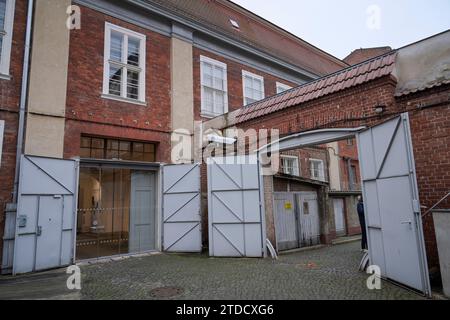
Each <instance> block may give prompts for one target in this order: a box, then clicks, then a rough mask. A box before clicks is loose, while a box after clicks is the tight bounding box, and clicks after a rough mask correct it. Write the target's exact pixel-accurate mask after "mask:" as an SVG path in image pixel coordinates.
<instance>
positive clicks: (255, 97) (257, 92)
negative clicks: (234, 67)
mask: <svg viewBox="0 0 450 320" xmlns="http://www.w3.org/2000/svg"><path fill="white" fill-rule="evenodd" d="M242 83H243V86H244V106H246V105H249V104H251V103H253V102H256V101H259V100H262V99H264V78H263V77H261V76H259V75H256V74H253V73H250V72H247V71H242Z"/></svg>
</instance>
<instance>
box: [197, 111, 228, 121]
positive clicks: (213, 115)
mask: <svg viewBox="0 0 450 320" xmlns="http://www.w3.org/2000/svg"><path fill="white" fill-rule="evenodd" d="M223 115H224V113H222V114H212V113H208V112H201V113H200V117H202V118H208V119H214V118H217V117H220V116H223Z"/></svg>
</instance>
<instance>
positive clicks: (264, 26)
mask: <svg viewBox="0 0 450 320" xmlns="http://www.w3.org/2000/svg"><path fill="white" fill-rule="evenodd" d="M146 1H148V2H150V3H153V4H156V5H157V6H160V7H162V8H164V9H165V10H167V11H169V12H172V13H175V14H177V15H179V16H182V17H184V18H185V19H188V20H191V21H193V22H195V23H197V24H200V25H203V26H205V27H206V28H208V29H210V30H214V31H216V32H218V33H220V34H222V35H225V36H227V37H229V38H231V39H233V40H235V41H240V42H242V43H245V44H247V45H249V46H251V47H252V48H254V49H257V50H260V51H262V52H265V53H266V54H269V55H271V56H273V57H276V58H279V59H280V60H283V61H285V62H288V63H290V64H292V65H294V66H297V67H298V68H301V69H303V70H306V71H308V72H311V73H313V74H315V75H317V76H323V75H326V74H330V73H332V72H336V71H338V70H340V69H342V68H345V67H346V66H347V64H346V63H345V62H343V61H342V60H339V59H338V58H336V57H334V56H332V55H330V54H329V53H326V52H324V51H322V50H320V49H319V48H317V47H315V46H313V45H311V44H309V43H308V42H306V41H304V40H302V39H300V38H298V37H297V36H295V35H293V34H291V33H289V32H287V31H285V30H283V29H282V28H280V27H278V26H276V25H274V24H272V23H270V22H269V21H267V20H265V19H263V18H261V17H259V16H257V15H256V14H254V13H252V12H250V11H248V10H246V9H244V8H242V7H240V6H238V5H237V4H235V3H233V2H231V1H228V0H146ZM230 19H232V20H235V21H236V22H237V23H238V24H239V29H236V28H234V27H233V26H232V24H231V22H230Z"/></svg>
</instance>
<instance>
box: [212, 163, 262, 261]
mask: <svg viewBox="0 0 450 320" xmlns="http://www.w3.org/2000/svg"><path fill="white" fill-rule="evenodd" d="M261 192H262V183H261V176H260V167H259V162H258V160H257V157H256V156H241V157H224V158H209V159H208V215H209V222H208V223H209V254H210V256H213V257H263V256H264V255H265V250H264V247H265V243H266V238H265V225H264V210H263V201H262V196H261Z"/></svg>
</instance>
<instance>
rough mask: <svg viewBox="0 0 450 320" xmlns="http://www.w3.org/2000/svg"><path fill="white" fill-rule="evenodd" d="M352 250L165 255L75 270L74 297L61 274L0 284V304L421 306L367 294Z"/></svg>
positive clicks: (400, 293) (389, 291)
mask: <svg viewBox="0 0 450 320" xmlns="http://www.w3.org/2000/svg"><path fill="white" fill-rule="evenodd" d="M358 249H359V244H358V243H349V244H344V245H339V246H333V247H325V248H322V249H318V250H311V251H304V252H298V253H293V254H289V255H283V256H281V257H280V259H279V260H278V261H273V260H270V259H264V260H263V259H213V258H208V257H207V256H206V255H202V256H199V255H166V254H161V255H152V256H143V257H139V258H128V259H123V260H120V261H113V262H108V263H99V264H93V265H86V266H82V267H81V268H82V290H81V292H78V293H74V292H69V291H67V289H65V286H66V279H67V275H66V274H65V273H64V271H63V270H62V271H59V272H56V273H50V274H49V275H47V276H46V275H45V274H43V275H35V276H31V277H29V278H27V277H25V278H21V279H20V280H17V279H15V280H14V279H10V280H8V279H6V280H4V279H2V278H1V277H0V299H7V298H12V299H17V298H31V299H36V298H51V299H55V298H56V299H155V297H154V296H153V295H152V290H153V289H157V288H164V287H175V288H179V289H181V291H180V292H181V294H179V295H178V296H176V297H173V298H172V299H188V300H197V299H198V300H202V299H215V300H228V299H237V300H240V299H243V300H248V299H263V300H267V299H274V300H277V299H422V297H421V296H419V295H416V294H414V293H412V292H409V291H407V290H405V289H402V288H399V287H396V286H394V285H392V284H390V283H387V282H383V283H382V290H375V291H370V290H368V289H367V287H366V280H367V275H366V274H364V273H360V272H358V270H357V267H358V264H359V260H360V258H361V253H360V251H359V250H358ZM27 279H28V280H27ZM52 288H53V289H52ZM169 291H170V290H169ZM163 293H167V291H166V292H165V291H163Z"/></svg>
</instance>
